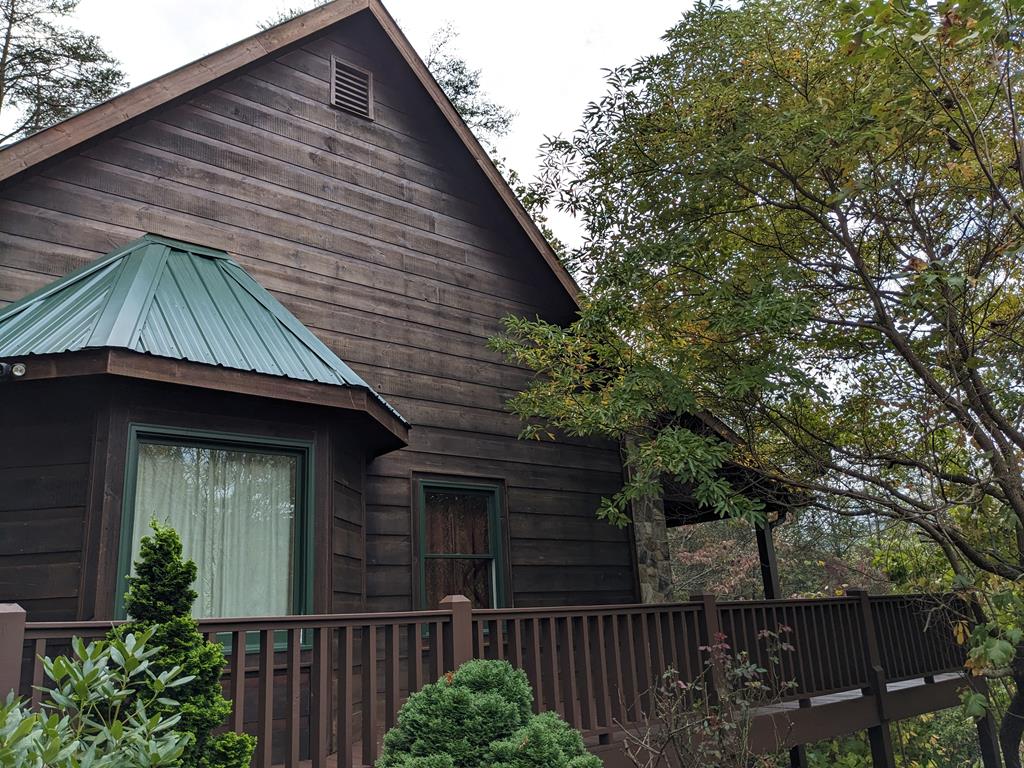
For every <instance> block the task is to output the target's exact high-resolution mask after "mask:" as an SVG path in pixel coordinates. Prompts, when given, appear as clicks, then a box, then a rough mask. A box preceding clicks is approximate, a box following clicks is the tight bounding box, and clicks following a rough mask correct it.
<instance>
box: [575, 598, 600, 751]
mask: <svg viewBox="0 0 1024 768" xmlns="http://www.w3.org/2000/svg"><path fill="white" fill-rule="evenodd" d="M576 626H577V627H578V628H577V630H576V631H577V632H578V634H577V635H576V648H577V652H581V653H582V655H583V668H582V672H583V674H582V675H580V701H581V703H582V705H583V707H582V713H581V714H582V718H583V719H582V720H581V726H582V728H583V729H584V730H587V731H589V730H593V728H594V725H595V724H596V722H597V703H596V702H595V699H596V698H597V697H596V696H595V695H594V666H593V663H592V660H591V652H590V616H585V615H584V616H580V620H579V624H578V625H576Z"/></svg>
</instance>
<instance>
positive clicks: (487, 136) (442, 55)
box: [424, 24, 515, 153]
mask: <svg viewBox="0 0 1024 768" xmlns="http://www.w3.org/2000/svg"><path fill="white" fill-rule="evenodd" d="M458 37H459V33H458V32H457V31H456V30H455V28H454V27H453V26H452V25H451V24H446V25H445V26H443V27H441V28H440V29H439V30H437V31H436V32H435V33H434V36H433V38H432V39H431V42H430V50H429V51H427V55H426V57H425V58H424V63H425V64H426V65H427V69H429V70H430V74H432V75H433V76H434V79H435V80H437V83H438V85H440V86H441V90H443V91H444V93H445V95H446V96H447V97H448V98H449V99H450V100H451V102H452V104H453V105H454V106H455V108H456V109H457V110H458V111H459V114H460V115H461V116H462V119H463V120H465V121H466V125H468V126H469V127H470V129H471V130H472V131H473V134H474V135H475V136H476V137H477V138H478V139H480V141H481V142H482V143H483V144H484V145H485V146H487V148H488V149H489V150H491V152H492V153H493V152H494V140H495V139H498V138H501V137H502V136H504V135H505V134H507V133H508V132H509V129H510V128H511V127H512V120H513V119H514V118H515V114H514V113H513V112H511V111H510V110H509V109H507V108H506V107H503V106H502V105H501V104H498V103H497V102H495V101H492V100H491V99H490V97H489V96H488V95H487V94H486V92H485V91H484V90H483V86H482V85H481V83H480V74H481V71H480V70H479V69H473V68H472V67H470V66H469V65H468V64H467V63H466V60H465V59H464V58H463V57H462V56H460V55H459V54H458V53H457V51H456V50H455V42H456V40H457V39H458Z"/></svg>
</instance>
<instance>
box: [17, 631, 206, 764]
mask: <svg viewBox="0 0 1024 768" xmlns="http://www.w3.org/2000/svg"><path fill="white" fill-rule="evenodd" d="M151 638H152V632H150V631H146V632H142V633H140V634H138V635H135V634H133V633H127V634H125V635H124V637H121V638H115V639H112V640H109V641H106V642H103V641H96V642H92V643H90V644H89V645H85V643H83V642H82V641H81V640H80V639H79V638H75V639H74V640H73V642H72V645H73V648H74V651H75V654H74V656H71V657H69V656H58V657H57V658H55V659H49V658H46V659H43V669H44V671H45V672H46V675H47V677H48V678H49V679H50V680H52V681H53V687H52V688H49V689H45V690H44V691H43V711H41V712H32V711H30V710H29V709H28V708H27V707H26V706H25V704H24V703H23V702H22V701H19V700H18V699H16V698H15V697H14V695H13V694H11V696H10V697H9V698H8V699H7V702H6V704H3V705H0V766H3V768H7V767H8V766H10V768H15V767H16V766H17V768H158V767H159V766H175V765H178V764H179V763H178V760H179V758H180V757H181V755H182V753H183V752H184V751H185V750H186V749H187V748H188V746H189V744H190V743H191V742H192V735H191V734H189V733H181V732H180V731H178V730H176V727H177V726H178V724H179V722H180V717H179V715H178V714H177V713H176V711H175V710H176V707H177V704H176V701H175V699H174V698H173V697H174V696H175V695H176V694H177V692H178V691H179V690H181V689H182V688H183V687H185V686H187V685H188V684H189V683H190V682H191V679H190V678H189V677H188V676H187V675H185V674H183V673H182V670H181V669H180V668H179V667H175V666H170V667H167V668H165V669H163V670H162V671H159V672H157V671H156V670H155V669H154V668H153V661H154V659H155V658H156V656H157V655H158V654H159V650H160V649H159V648H156V647H153V646H152V644H150V641H151ZM147 644H150V645H149V646H147ZM157 711H160V712H161V715H160V716H155V715H154V713H155V712H157Z"/></svg>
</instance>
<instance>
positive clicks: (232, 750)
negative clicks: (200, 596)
mask: <svg viewBox="0 0 1024 768" xmlns="http://www.w3.org/2000/svg"><path fill="white" fill-rule="evenodd" d="M152 526H153V533H152V535H150V536H144V537H143V539H142V545H141V548H140V552H139V559H138V560H137V561H136V563H135V566H134V574H133V575H132V576H129V578H128V592H127V594H126V596H125V606H126V608H127V611H128V614H129V615H130V616H131V617H132V620H131V621H129V622H128V623H126V624H123V625H121V626H119V627H117V628H116V629H114V630H113V631H112V632H111V636H112V637H113V638H117V637H121V636H124V635H125V634H126V633H130V632H140V631H144V632H150V633H152V637H153V641H154V642H155V643H158V644H159V645H160V646H161V647H162V648H161V651H160V654H159V656H157V657H156V658H155V659H154V660H153V667H154V669H155V670H165V669H168V668H180V669H183V670H185V671H186V672H187V673H188V674H189V675H190V676H191V678H190V680H189V682H188V683H187V684H186V685H183V686H182V687H181V688H180V689H179V691H178V698H179V700H180V705H178V706H177V707H176V712H177V713H178V715H179V716H180V724H179V729H180V730H182V731H184V732H187V733H190V734H192V735H193V742H192V744H191V745H190V746H189V747H188V748H187V749H186V750H185V752H184V754H183V755H182V758H181V765H182V766H185V768H245V766H248V765H249V761H250V759H251V757H252V752H253V749H254V747H255V739H253V737H251V736H248V735H246V734H238V733H223V734H219V735H216V736H214V735H212V731H213V730H214V729H216V728H218V727H219V726H220V725H222V724H223V723H224V721H225V720H226V719H227V717H228V715H229V714H231V702H229V701H228V700H227V699H225V698H224V696H223V694H222V692H221V685H220V678H221V672H222V670H223V669H224V664H225V660H224V651H223V649H222V648H221V646H220V645H218V644H217V643H213V642H208V641H207V640H206V639H205V638H204V637H203V636H202V634H200V632H199V628H198V625H197V624H196V622H195V620H194V619H193V618H192V603H193V602H194V601H195V599H196V592H195V590H194V589H192V583H193V582H194V581H195V578H196V565H195V563H194V562H192V561H191V560H185V559H184V558H183V557H182V547H181V539H180V538H179V537H178V534H177V532H175V530H174V529H173V528H169V527H166V526H162V525H160V524H159V523H157V522H153V523H152ZM161 706H162V705H161V704H160V702H157V705H156V709H155V710H154V711H155V712H156V713H158V714H162V710H161V709H160V707H161Z"/></svg>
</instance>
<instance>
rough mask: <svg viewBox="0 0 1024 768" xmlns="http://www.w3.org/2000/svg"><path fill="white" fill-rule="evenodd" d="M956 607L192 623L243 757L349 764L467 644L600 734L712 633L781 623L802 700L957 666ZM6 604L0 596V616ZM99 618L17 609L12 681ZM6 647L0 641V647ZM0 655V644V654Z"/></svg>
mask: <svg viewBox="0 0 1024 768" xmlns="http://www.w3.org/2000/svg"><path fill="white" fill-rule="evenodd" d="M962 613H963V611H962V606H959V605H957V604H956V603H955V601H953V600H952V599H950V598H947V597H936V596H930V597H926V596H892V597H870V598H869V597H867V595H866V594H856V595H851V596H849V597H840V598H832V599H822V600H775V601H750V602H731V603H718V602H716V600H715V599H714V598H713V597H711V596H705V597H703V598H702V599H701V600H700V601H697V602H691V603H678V604H667V605H626V606H590V607H572V608H556V609H547V608H545V609H499V610H476V611H474V610H472V608H471V606H470V604H469V601H468V600H466V599H465V598H462V597H457V596H455V597H449V598H446V599H445V601H444V602H443V603H442V605H441V609H440V610H436V611H425V612H409V613H374V614H357V615H328V616H290V617H272V618H244V619H224V620H203V621H201V622H200V623H199V625H200V630H201V631H202V632H203V633H204V634H205V635H206V636H207V637H208V638H210V639H212V640H215V641H217V642H220V643H222V644H223V645H224V648H225V653H226V656H227V658H228V665H227V668H226V669H225V673H224V678H223V686H224V691H225V694H226V695H227V696H228V697H229V698H230V699H231V700H232V701H233V703H234V708H233V711H232V715H231V718H230V722H229V723H228V724H227V727H229V728H231V729H233V730H236V731H244V732H248V733H252V734H254V735H256V736H257V737H258V739H259V742H258V747H257V754H256V757H255V760H254V764H255V765H256V766H258V767H259V768H269V766H271V765H286V766H290V767H293V766H298V765H300V764H302V765H311V766H314V767H316V768H319V767H321V766H326V765H331V766H334V765H337V766H339V768H354V767H356V766H370V765H372V764H373V762H374V761H375V760H376V758H377V756H378V754H379V750H380V742H381V739H382V737H383V734H384V732H385V731H386V730H387V729H388V728H390V727H391V726H392V725H394V723H395V719H396V713H397V712H398V709H399V707H400V706H401V704H402V702H404V701H405V699H406V698H407V697H408V695H409V693H410V691H415V690H418V689H419V688H420V687H422V685H423V684H425V683H428V682H432V681H435V680H437V679H439V678H440V677H441V676H442V675H444V674H445V673H446V672H447V671H449V670H451V669H453V668H455V667H457V666H458V665H459V664H460V663H461V662H463V661H465V660H468V659H471V658H488V659H505V660H507V661H509V662H511V663H512V664H513V665H515V666H516V667H519V668H521V669H523V670H524V671H525V672H526V674H527V676H528V677H529V679H530V682H531V684H532V685H533V688H534V691H535V693H536V708H537V710H538V711H543V710H554V711H557V712H558V713H559V714H561V715H562V716H563V717H564V718H565V719H566V720H567V721H568V722H569V723H571V724H572V725H573V726H574V727H576V728H579V729H580V730H581V731H583V733H584V734H585V736H586V737H587V738H588V739H589V741H590V743H592V744H597V745H600V744H604V743H608V742H609V741H611V740H612V738H613V737H614V735H615V734H616V732H619V731H621V730H622V728H623V727H628V726H629V725H630V724H633V723H637V722H638V721H640V720H641V717H642V715H643V713H644V711H645V708H646V707H647V705H648V703H649V697H648V695H647V694H648V692H649V691H650V690H651V688H652V686H655V685H657V684H658V683H659V681H660V680H661V679H662V676H663V674H664V673H665V672H666V670H669V669H671V670H674V673H675V674H676V675H678V677H679V678H680V679H682V680H684V681H693V680H695V679H697V677H698V676H699V675H701V674H702V672H703V670H704V669H705V665H706V663H707V658H708V654H707V649H708V647H709V646H711V645H712V644H715V643H724V644H726V645H728V646H729V648H730V652H738V651H745V652H746V653H748V654H749V656H750V658H751V659H752V660H754V661H757V662H758V663H760V664H761V666H768V665H769V664H770V661H769V659H768V658H767V656H766V654H767V651H766V649H765V643H764V636H763V635H762V631H763V630H769V631H772V632H776V631H781V633H782V636H783V637H784V638H785V640H786V641H787V642H788V643H789V644H791V645H792V646H793V650H792V652H788V653H784V654H781V655H780V665H781V670H780V674H781V676H782V677H783V678H785V679H788V680H794V681H795V682H796V687H795V688H794V689H793V690H792V691H791V693H790V695H789V698H791V699H797V700H800V702H801V705H802V706H807V705H810V704H811V703H812V702H811V699H814V698H816V697H823V696H829V695H831V694H837V693H844V692H849V691H854V692H859V691H861V690H864V691H876V692H877V691H879V690H881V691H882V692H883V694H882V695H885V694H884V691H885V684H886V682H887V681H888V682H893V681H900V680H910V679H913V678H925V679H926V680H930V679H934V677H935V676H937V675H941V674H943V673H946V672H954V671H956V670H958V669H960V668H961V667H962V663H963V660H964V659H963V649H962V648H961V647H960V646H958V645H957V644H956V642H955V640H954V638H953V631H952V626H953V624H954V622H955V621H958V620H960V617H961V614H962ZM5 615H7V614H5V613H4V612H3V611H0V624H3V617H4V616H5ZM12 626H13V625H12ZM110 626H111V625H110V624H109V623H105V622H78V623H60V624H55V623H28V624H25V625H24V628H23V630H21V632H22V633H23V638H22V642H21V643H20V644H19V645H20V647H21V649H22V657H21V660H20V661H21V665H20V667H19V665H18V664H17V663H14V664H13V665H12V667H13V668H14V669H15V672H16V673H17V672H18V670H19V669H20V674H16V676H15V682H14V685H15V686H17V685H18V682H19V680H20V690H21V691H22V693H23V695H26V696H28V697H30V700H31V702H32V704H33V705H34V706H38V705H39V704H40V702H41V696H42V694H41V692H40V691H39V690H38V688H37V686H42V685H45V684H46V681H45V680H44V679H43V677H44V675H43V668H42V664H41V662H40V660H39V659H40V658H41V657H42V656H44V655H51V656H53V655H55V654H59V653H66V652H67V650H68V646H69V638H70V637H71V636H75V635H77V636H79V637H83V638H92V637H98V636H102V635H103V634H105V633H106V632H107V631H108V630H109V629H110ZM3 638H4V627H3V626H0V640H2V639H3ZM8 639H9V638H8ZM4 647H5V646H4V644H3V643H2V642H0V655H2V653H3V650H4ZM8 647H9V644H8ZM6 660H7V659H4V658H0V669H2V668H3V667H4V666H5V664H4V662H5V661H6ZM4 683H5V680H3V679H0V684H4Z"/></svg>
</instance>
